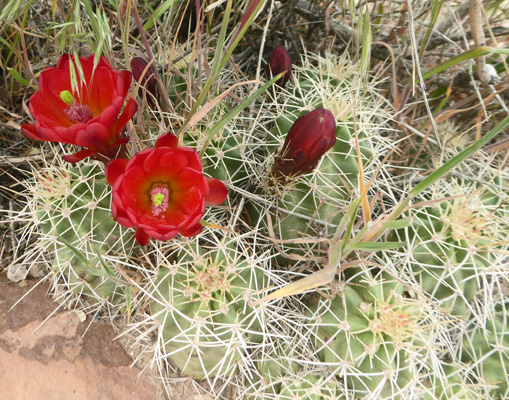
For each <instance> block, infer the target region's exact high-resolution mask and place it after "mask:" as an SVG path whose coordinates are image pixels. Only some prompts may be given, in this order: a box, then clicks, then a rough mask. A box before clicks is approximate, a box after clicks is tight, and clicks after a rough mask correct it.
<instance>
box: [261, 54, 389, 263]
mask: <svg viewBox="0 0 509 400" xmlns="http://www.w3.org/2000/svg"><path fill="white" fill-rule="evenodd" d="M314 61H316V64H315V65H313V64H311V63H310V62H309V60H307V59H306V60H304V62H303V64H304V65H303V66H301V67H298V66H296V67H295V69H294V72H293V77H292V80H291V81H290V82H289V84H288V85H287V86H286V88H285V90H284V91H281V92H278V93H277V95H276V96H275V99H276V102H277V104H275V105H274V108H275V109H276V110H277V115H278V117H277V118H275V120H274V125H273V126H272V127H271V128H270V130H269V131H268V132H267V134H266V137H265V138H264V139H263V141H264V143H265V147H264V150H265V152H266V158H267V159H268V160H270V161H269V162H268V163H267V165H266V170H265V179H262V181H263V184H262V185H261V187H259V188H258V190H257V193H259V194H260V196H262V197H263V198H264V199H266V200H268V201H269V202H270V203H272V205H273V207H269V211H270V212H271V216H272V227H273V230H274V234H275V236H276V239H279V240H283V242H282V243H281V244H280V247H281V248H282V249H283V250H285V251H287V252H297V253H300V254H302V251H303V250H305V247H306V246H305V245H302V244H296V243H295V239H297V240H300V239H304V241H305V240H306V237H313V238H316V237H321V238H323V237H327V236H330V235H332V234H333V233H334V231H335V227H336V226H337V225H338V223H339V222H340V221H341V219H342V216H343V214H344V211H345V209H346V207H347V206H348V204H349V203H350V201H351V199H352V197H355V196H359V171H360V164H362V169H363V171H364V180H365V183H366V182H367V180H366V177H370V176H371V174H372V173H373V172H374V170H375V169H376V167H377V165H378V162H379V159H378V156H380V155H381V154H377V153H376V151H377V149H378V148H379V147H380V146H383V143H385V141H386V139H385V138H384V137H383V136H381V135H380V136H378V135H377V131H376V129H373V128H372V127H373V126H374V125H375V124H377V126H381V125H382V124H383V122H382V121H383V119H384V118H385V116H382V115H379V114H378V113H377V111H375V106H374V104H375V100H374V99H375V96H374V95H373V93H374V92H371V91H370V90H365V89H366V88H365V87H364V90H362V91H360V90H359V86H360V85H363V84H362V83H361V81H360V80H357V79H356V78H355V76H356V75H355V72H356V71H355V68H354V67H353V66H352V65H351V64H349V62H348V61H345V60H343V59H334V58H331V59H322V58H317V59H316V60H314ZM318 108H324V109H326V110H328V111H330V112H331V113H332V115H333V116H334V118H335V120H336V126H337V128H336V143H335V144H334V145H333V147H332V148H330V150H328V152H327V153H326V154H325V155H324V156H323V157H322V159H321V160H320V161H319V163H318V165H317V166H316V168H315V169H314V171H313V172H309V173H306V174H305V175H303V176H295V177H292V176H289V177H288V179H286V180H284V179H280V178H279V177H277V176H274V175H277V174H273V173H272V169H273V168H274V166H276V168H277V165H278V164H277V157H281V155H280V154H278V152H281V151H282V148H283V143H284V142H285V138H286V137H287V134H288V132H289V131H290V129H291V127H292V125H293V124H294V123H295V121H296V120H297V119H298V118H299V117H301V116H303V115H304V114H307V113H309V112H312V110H315V111H316V110H317V109H318ZM313 112H314V111H313ZM320 126H321V125H320V124H318V123H317V127H320ZM306 127H307V126H306ZM310 129H311V128H310ZM317 129H318V128H317ZM368 131H369V132H370V134H369V135H368V134H367V133H366V132H368ZM371 132H373V133H375V134H372V133H371ZM313 134H314V135H315V133H313ZM356 138H357V139H358V144H359V151H360V154H359V153H358V151H357V146H356V143H357V140H356ZM375 154H376V156H375ZM359 158H360V160H359ZM258 208H259V209H258V210H257V211H256V212H254V213H251V214H252V216H251V217H252V219H253V220H258V219H259V218H260V217H262V218H265V215H264V214H265V210H266V206H264V207H261V206H260V207H258ZM286 240H293V241H294V242H293V243H285V242H284V241H286ZM311 247H312V248H313V249H316V247H317V246H315V245H312V246H311Z"/></svg>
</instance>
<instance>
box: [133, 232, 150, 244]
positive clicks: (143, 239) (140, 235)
mask: <svg viewBox="0 0 509 400" xmlns="http://www.w3.org/2000/svg"><path fill="white" fill-rule="evenodd" d="M135 236H136V241H137V242H138V243H139V244H140V246H146V245H147V244H148V242H150V236H149V235H147V233H146V232H145V231H144V230H143V229H142V228H137V229H136V234H135Z"/></svg>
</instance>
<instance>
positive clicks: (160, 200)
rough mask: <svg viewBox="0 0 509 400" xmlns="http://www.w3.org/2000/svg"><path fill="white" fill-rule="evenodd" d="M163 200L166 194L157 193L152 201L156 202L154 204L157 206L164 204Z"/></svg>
mask: <svg viewBox="0 0 509 400" xmlns="http://www.w3.org/2000/svg"><path fill="white" fill-rule="evenodd" d="M163 200H164V194H162V193H157V194H155V195H154V197H153V200H152V201H153V202H154V205H155V206H156V207H157V206H160V205H161V204H163Z"/></svg>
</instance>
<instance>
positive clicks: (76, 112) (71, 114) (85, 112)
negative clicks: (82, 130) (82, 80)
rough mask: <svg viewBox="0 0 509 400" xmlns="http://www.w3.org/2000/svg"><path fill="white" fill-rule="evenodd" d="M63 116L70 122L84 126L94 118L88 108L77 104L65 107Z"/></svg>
mask: <svg viewBox="0 0 509 400" xmlns="http://www.w3.org/2000/svg"><path fill="white" fill-rule="evenodd" d="M65 114H66V115H67V118H69V119H70V120H71V121H72V122H81V123H83V124H86V123H87V122H88V121H90V120H91V119H92V118H94V116H93V115H92V112H91V111H90V108H89V107H88V106H85V105H83V104H79V103H74V104H71V105H69V106H67V107H66V109H65Z"/></svg>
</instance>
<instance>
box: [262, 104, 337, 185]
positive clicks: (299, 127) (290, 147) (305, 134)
mask: <svg viewBox="0 0 509 400" xmlns="http://www.w3.org/2000/svg"><path fill="white" fill-rule="evenodd" d="M334 143H336V119H335V118H334V115H333V114H332V113H331V112H330V111H329V110H326V109H324V108H317V109H316V110H314V111H311V112H309V113H307V114H305V115H303V116H301V117H299V118H298V119H297V120H296V121H295V122H294V124H293V125H292V127H291V128H290V131H289V132H288V135H287V136H286V139H285V142H284V144H283V148H282V149H281V151H280V152H279V154H278V155H276V157H275V160H274V166H273V167H272V176H274V177H275V178H276V179H278V180H284V179H285V178H286V177H295V176H298V175H302V174H305V173H306V172H311V171H313V170H314V169H315V168H316V166H317V165H318V162H319V161H320V159H321V158H322V157H323V156H324V154H325V153H327V151H328V150H329V149H330V148H331V147H332V146H334Z"/></svg>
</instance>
